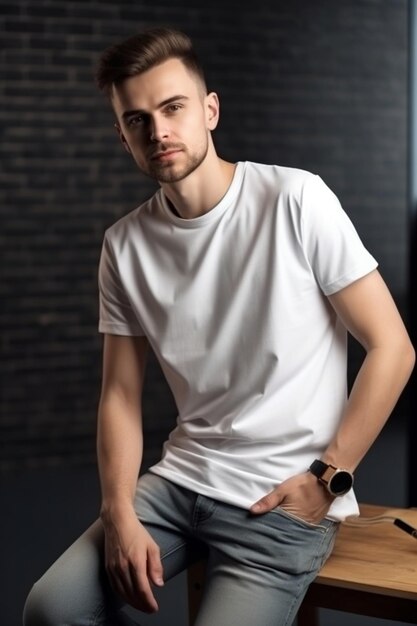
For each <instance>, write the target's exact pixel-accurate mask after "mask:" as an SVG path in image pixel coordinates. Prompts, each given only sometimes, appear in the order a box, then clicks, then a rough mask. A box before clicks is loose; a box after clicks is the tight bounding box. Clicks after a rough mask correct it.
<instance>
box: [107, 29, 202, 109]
mask: <svg viewBox="0 0 417 626" xmlns="http://www.w3.org/2000/svg"><path fill="white" fill-rule="evenodd" d="M172 58H178V59H180V60H181V61H182V62H183V63H184V65H185V67H186V68H187V69H188V70H190V71H191V72H192V73H193V74H195V75H196V76H197V78H198V79H199V80H200V82H201V83H202V85H203V87H204V90H205V91H206V89H207V88H206V81H205V77H204V71H203V68H202V66H201V64H200V62H199V60H198V58H197V55H196V53H195V50H194V48H193V44H192V42H191V39H190V38H189V37H188V36H187V35H185V34H184V33H182V32H181V31H178V30H174V29H171V28H153V29H150V30H146V31H144V32H142V33H138V34H137V35H133V36H132V37H129V38H128V39H126V40H125V41H122V42H121V43H118V44H115V45H113V46H111V47H110V48H108V49H107V50H105V51H104V52H103V53H102V55H101V57H100V59H99V62H98V65H97V69H96V73H95V77H96V82H97V85H98V87H99V89H100V90H101V91H103V92H104V93H105V94H106V95H107V96H109V97H110V96H111V91H112V87H113V85H117V84H120V83H121V82H123V81H124V80H126V79H127V78H131V77H132V76H136V75H137V74H141V73H142V72H145V71H146V70H149V69H150V68H151V67H154V66H155V65H159V64H160V63H163V62H164V61H167V60H168V59H172Z"/></svg>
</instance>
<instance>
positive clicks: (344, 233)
mask: <svg viewBox="0 0 417 626" xmlns="http://www.w3.org/2000/svg"><path fill="white" fill-rule="evenodd" d="M301 208H302V217H301V220H302V240H303V247H304V252H305V255H306V257H307V260H308V262H309V264H310V266H311V268H312V271H313V273H314V276H315V279H316V281H317V283H318V284H319V286H320V288H321V289H322V291H323V293H324V294H325V295H327V296H328V295H331V294H333V293H336V292H337V291H340V290H341V289H343V288H344V287H347V286H348V285H350V284H351V283H353V282H354V281H356V280H358V279H359V278H362V277H363V276H365V275H366V274H369V273H370V272H372V271H373V270H374V269H375V268H376V267H377V266H378V263H377V261H376V260H375V259H374V257H373V256H372V255H371V254H370V253H369V252H368V250H367V249H366V248H365V246H364V245H363V243H362V241H361V239H360V237H359V235H358V233H357V231H356V229H355V227H354V226H353V224H352V222H351V221H350V219H349V217H348V216H347V214H346V213H345V211H344V210H343V209H342V207H341V205H340V202H339V200H338V199H337V197H336V195H335V194H334V193H333V192H332V191H331V190H330V189H329V187H327V185H326V184H325V183H324V182H323V181H322V179H321V178H320V177H319V176H314V175H311V176H309V177H308V178H307V179H306V181H305V183H304V186H303V191H302V196H301Z"/></svg>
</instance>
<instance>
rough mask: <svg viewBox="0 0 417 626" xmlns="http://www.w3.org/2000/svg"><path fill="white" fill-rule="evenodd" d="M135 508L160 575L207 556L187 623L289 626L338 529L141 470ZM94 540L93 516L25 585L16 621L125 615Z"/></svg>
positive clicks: (46, 623)
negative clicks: (157, 554) (259, 509)
mask: <svg viewBox="0 0 417 626" xmlns="http://www.w3.org/2000/svg"><path fill="white" fill-rule="evenodd" d="M135 508H136V511H137V512H138V517H139V519H140V520H141V522H142V523H143V524H144V525H145V526H146V528H147V529H148V530H149V532H150V533H151V534H152V536H153V537H154V539H155V541H156V542H157V543H158V545H159V547H160V550H161V558H162V563H163V568H164V579H165V580H169V579H170V578H172V577H173V576H175V575H176V574H178V573H179V572H180V571H182V570H184V569H185V568H186V567H187V566H188V565H189V564H190V563H191V562H194V561H196V560H198V559H199V558H201V557H207V559H208V564H207V579H206V585H205V590H204V594H203V599H202V604H201V608H200V611H199V615H198V617H197V621H196V626H214V625H217V624H218V625H219V626H290V625H291V624H292V622H293V620H294V618H295V615H296V613H297V611H298V608H299V606H300V604H301V601H302V599H303V597H304V594H305V592H306V590H307V587H308V585H309V584H310V582H311V581H312V580H313V579H314V578H315V576H316V574H317V572H318V571H319V570H320V568H321V567H322V565H323V563H324V562H325V560H326V558H327V556H328V555H329V554H330V552H331V550H332V547H333V543H334V539H335V535H336V531H337V527H338V524H337V523H336V522H332V521H330V520H327V519H324V520H322V521H321V522H320V524H309V523H307V522H305V521H303V520H300V519H298V518H295V517H294V516H292V515H290V514H289V513H287V512H286V511H284V510H282V509H281V508H279V507H278V508H276V509H274V510H273V511H271V512H270V513H266V514H263V515H260V516H255V515H251V514H250V513H249V512H248V511H247V510H245V509H242V508H239V507H235V506H231V505H229V504H225V503H223V502H219V501H217V500H213V499H211V498H207V497H205V496H201V495H198V494H197V493H194V492H192V491H189V490H188V489H184V488H182V487H180V486H178V485H175V484H173V483H172V482H170V481H167V480H165V479H164V478H161V477H159V476H156V475H155V474H151V473H148V474H145V475H144V476H142V477H141V478H140V479H139V481H138V487H137V491H136V499H135ZM103 547H104V536H103V529H102V526H101V522H100V521H97V522H95V524H93V525H92V526H91V527H90V528H89V529H88V530H87V531H86V532H85V533H84V534H83V535H82V536H81V537H80V538H79V539H78V540H77V541H76V542H75V543H74V544H73V545H72V546H71V547H70V548H69V549H68V550H67V551H66V552H65V553H64V554H63V555H62V556H61V557H60V558H59V559H58V560H57V561H56V563H54V565H52V567H51V568H50V569H49V570H48V571H47V572H46V574H45V575H44V576H43V577H42V578H41V579H40V580H39V581H38V582H37V583H36V584H35V585H34V587H33V589H32V591H31V592H30V594H29V596H28V599H27V601H26V605H25V611H24V624H25V626H64V625H65V626H69V625H71V626H110V625H112V626H116V625H122V624H128V623H131V622H130V621H129V619H128V618H127V617H126V616H125V615H124V613H123V612H122V611H121V610H120V609H121V608H122V607H123V603H122V601H121V600H120V599H119V598H118V597H117V596H116V594H115V593H114V592H113V591H112V589H111V587H110V585H109V582H108V580H107V575H106V572H105V568H104V550H103Z"/></svg>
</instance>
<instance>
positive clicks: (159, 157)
mask: <svg viewBox="0 0 417 626" xmlns="http://www.w3.org/2000/svg"><path fill="white" fill-rule="evenodd" d="M180 152H182V151H181V150H180V149H179V148H172V149H170V150H163V151H161V152H157V153H156V154H153V155H152V156H151V160H152V161H169V160H170V159H172V158H173V157H174V156H175V155H176V154H179V153H180Z"/></svg>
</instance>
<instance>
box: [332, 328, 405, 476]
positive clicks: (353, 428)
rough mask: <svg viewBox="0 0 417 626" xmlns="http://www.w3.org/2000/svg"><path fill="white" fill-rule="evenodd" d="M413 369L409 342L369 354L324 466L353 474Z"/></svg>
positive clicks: (371, 351) (379, 349) (375, 350)
mask: <svg viewBox="0 0 417 626" xmlns="http://www.w3.org/2000/svg"><path fill="white" fill-rule="evenodd" d="M413 365H414V351H413V349H412V346H411V344H409V342H408V341H406V340H405V341H404V343H403V344H399V345H397V346H395V347H393V348H386V347H381V348H374V349H371V350H369V351H368V353H367V355H366V358H365V360H364V362H363V364H362V367H361V369H360V370H359V373H358V375H357V377H356V380H355V383H354V385H353V388H352V391H351V393H350V396H349V400H348V403H347V405H346V409H345V412H344V416H343V419H342V421H341V424H340V426H339V428H338V431H337V433H336V435H335V437H334V438H333V440H332V441H331V443H330V445H329V446H328V448H327V449H326V451H325V453H324V454H323V457H322V458H323V460H324V461H325V462H326V463H330V464H332V465H335V466H336V467H344V468H346V469H349V470H351V471H353V470H354V469H355V468H356V467H357V465H358V464H359V463H360V461H361V460H362V458H363V457H364V456H365V454H366V453H367V451H368V450H369V448H370V447H371V445H372V444H373V442H374V441H375V439H376V438H377V436H378V434H379V433H380V431H381V429H382V428H383V426H384V424H385V422H386V420H387V419H388V417H389V415H390V414H391V412H392V410H393V408H394V406H395V404H396V402H397V400H398V398H399V396H400V394H401V392H402V390H403V389H404V386H405V385H406V383H407V381H408V379H409V376H410V374H411V372H412V369H413Z"/></svg>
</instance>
